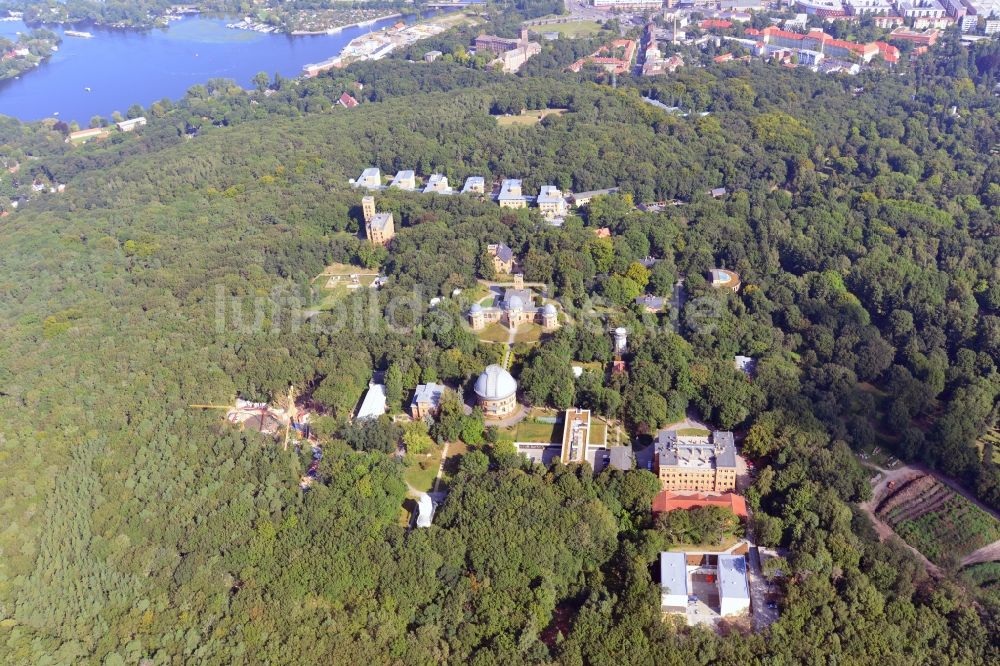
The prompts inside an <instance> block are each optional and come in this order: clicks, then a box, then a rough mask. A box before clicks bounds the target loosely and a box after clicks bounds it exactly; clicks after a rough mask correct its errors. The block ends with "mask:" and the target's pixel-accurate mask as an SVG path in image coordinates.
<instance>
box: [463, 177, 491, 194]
mask: <svg viewBox="0 0 1000 666" xmlns="http://www.w3.org/2000/svg"><path fill="white" fill-rule="evenodd" d="M485 193H486V181H485V179H484V178H483V177H482V176H469V177H468V178H466V179H465V186H464V187H463V188H462V194H485Z"/></svg>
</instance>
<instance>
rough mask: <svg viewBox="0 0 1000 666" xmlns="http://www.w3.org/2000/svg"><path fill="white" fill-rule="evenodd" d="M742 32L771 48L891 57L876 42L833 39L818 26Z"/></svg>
mask: <svg viewBox="0 0 1000 666" xmlns="http://www.w3.org/2000/svg"><path fill="white" fill-rule="evenodd" d="M744 34H745V35H747V36H749V37H756V38H757V39H758V41H759V42H760V43H763V44H764V45H767V46H769V47H772V49H773V47H781V48H788V49H800V50H808V51H815V52H818V53H821V54H823V55H824V56H829V57H833V58H851V57H856V58H859V59H861V60H862V61H864V62H871V60H872V58H874V57H875V56H877V55H880V54H881V55H882V56H883V57H885V55H886V54H889V55H890V57H892V51H891V50H889V49H887V48H884V47H879V46H878V42H869V43H867V44H859V43H857V42H848V41H845V40H843V39H835V38H834V37H833V36H831V35H828V34H826V33H825V32H823V31H822V30H820V29H818V28H814V29H812V30H810V31H809V32H808V33H806V34H802V33H799V32H790V31H788V30H782V29H781V28H778V27H776V26H768V27H767V28H764V29H763V30H756V29H754V28H748V29H747V30H745V31H744ZM887 46H888V45H887ZM895 58H896V59H897V60H898V58H899V55H898V52H897V53H896V54H895Z"/></svg>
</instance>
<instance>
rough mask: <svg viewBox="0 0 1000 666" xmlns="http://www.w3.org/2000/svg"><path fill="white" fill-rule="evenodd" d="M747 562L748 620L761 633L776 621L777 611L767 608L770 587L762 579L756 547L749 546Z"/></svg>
mask: <svg viewBox="0 0 1000 666" xmlns="http://www.w3.org/2000/svg"><path fill="white" fill-rule="evenodd" d="M747 535H748V536H749V535H750V530H749V529H747ZM747 560H749V562H750V568H749V572H748V574H749V575H748V578H749V582H750V613H751V618H750V620H751V623H752V624H753V630H754V631H761V630H763V629H766V628H767V627H769V626H770V625H771V623H773V622H774V621H775V620H777V619H778V615H779V611H778V609H777V608H774V609H772V608H768V607H767V594H768V591H769V590H770V587H771V586H770V583H768V582H767V579H766V578H764V573H763V571H761V565H760V550H759V549H758V548H757V546H750V552H749V553H747Z"/></svg>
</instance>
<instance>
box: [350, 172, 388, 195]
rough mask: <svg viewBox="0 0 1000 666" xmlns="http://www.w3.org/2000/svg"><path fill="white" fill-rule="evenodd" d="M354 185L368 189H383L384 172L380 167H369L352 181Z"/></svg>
mask: <svg viewBox="0 0 1000 666" xmlns="http://www.w3.org/2000/svg"><path fill="white" fill-rule="evenodd" d="M352 185H354V187H363V188H365V189H366V190H379V189H382V172H381V171H379V169H378V167H368V168H367V169H365V170H364V171H362V172H361V177H360V178H358V179H357V180H356V181H354V182H353V183H352Z"/></svg>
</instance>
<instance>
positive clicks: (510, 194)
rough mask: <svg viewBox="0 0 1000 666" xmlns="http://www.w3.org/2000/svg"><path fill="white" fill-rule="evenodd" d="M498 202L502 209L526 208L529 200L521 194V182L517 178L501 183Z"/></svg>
mask: <svg viewBox="0 0 1000 666" xmlns="http://www.w3.org/2000/svg"><path fill="white" fill-rule="evenodd" d="M497 202H498V203H499V204H500V207H501V208H524V207H525V206H527V205H528V199H527V197H525V196H524V194H522V193H521V181H520V180H517V179H515V178H508V179H506V180H504V181H503V182H502V183H500V194H499V196H497Z"/></svg>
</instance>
